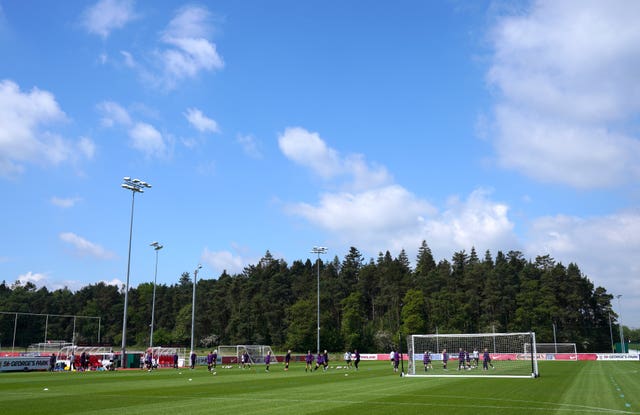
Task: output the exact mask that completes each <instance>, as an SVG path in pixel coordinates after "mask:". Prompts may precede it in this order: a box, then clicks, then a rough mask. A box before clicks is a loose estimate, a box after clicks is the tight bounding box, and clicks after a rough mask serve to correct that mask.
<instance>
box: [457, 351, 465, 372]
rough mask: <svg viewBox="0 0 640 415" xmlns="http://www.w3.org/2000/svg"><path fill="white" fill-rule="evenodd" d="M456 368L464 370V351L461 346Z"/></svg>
mask: <svg viewBox="0 0 640 415" xmlns="http://www.w3.org/2000/svg"><path fill="white" fill-rule="evenodd" d="M458 370H464V351H463V350H462V347H461V348H460V350H459V351H458Z"/></svg>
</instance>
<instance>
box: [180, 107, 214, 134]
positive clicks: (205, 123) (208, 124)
mask: <svg viewBox="0 0 640 415" xmlns="http://www.w3.org/2000/svg"><path fill="white" fill-rule="evenodd" d="M184 116H185V117H186V118H187V120H188V121H189V123H190V124H191V125H192V126H193V128H195V129H196V130H198V131H200V132H202V133H206V132H210V133H219V132H220V128H219V127H218V123H217V122H216V121H215V120H213V119H211V118H209V117H207V116H206V115H204V114H203V113H202V111H200V110H199V109H197V108H189V109H187V112H186V113H185V114H184Z"/></svg>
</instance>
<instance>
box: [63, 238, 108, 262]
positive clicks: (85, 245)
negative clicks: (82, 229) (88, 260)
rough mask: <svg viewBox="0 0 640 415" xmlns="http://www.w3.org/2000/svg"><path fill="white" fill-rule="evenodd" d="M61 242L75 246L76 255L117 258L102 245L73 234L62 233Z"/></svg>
mask: <svg viewBox="0 0 640 415" xmlns="http://www.w3.org/2000/svg"><path fill="white" fill-rule="evenodd" d="M60 240H61V241H63V242H66V243H68V244H71V245H73V247H74V248H75V249H76V253H77V254H79V255H82V256H84V255H88V256H92V257H94V258H98V259H112V258H115V254H114V253H113V252H110V251H107V250H106V249H104V248H103V247H101V246H100V245H98V244H95V243H93V242H90V241H87V240H86V239H84V238H83V237H81V236H78V235H76V234H75V233H72V232H63V233H61V234H60Z"/></svg>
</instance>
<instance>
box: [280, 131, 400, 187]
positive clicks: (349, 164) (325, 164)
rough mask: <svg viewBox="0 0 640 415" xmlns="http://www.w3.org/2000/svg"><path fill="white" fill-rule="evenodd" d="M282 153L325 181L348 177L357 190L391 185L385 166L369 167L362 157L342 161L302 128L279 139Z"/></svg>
mask: <svg viewBox="0 0 640 415" xmlns="http://www.w3.org/2000/svg"><path fill="white" fill-rule="evenodd" d="M278 145H279V146H280V150H281V151H282V153H283V154H284V155H285V156H286V157H287V158H289V159H290V160H292V161H294V162H296V163H298V164H300V165H302V166H304V167H307V168H309V169H311V170H312V171H313V172H314V173H315V174H317V175H319V176H320V177H322V178H324V179H332V178H336V177H339V176H344V175H347V176H349V177H350V185H351V187H352V188H354V189H368V188H372V187H376V186H383V185H386V184H388V183H390V181H391V177H390V176H389V173H388V172H387V170H386V169H385V168H384V167H382V166H375V165H373V166H369V165H367V163H366V162H365V161H364V157H363V156H362V155H359V154H356V155H350V156H347V157H342V156H340V154H339V153H338V152H337V151H336V150H334V149H333V148H331V147H329V146H327V144H326V143H325V141H324V140H323V139H322V138H321V137H320V135H319V134H318V133H316V132H309V131H307V130H305V129H304V128H301V127H288V128H286V129H285V131H284V133H282V134H280V135H279V136H278Z"/></svg>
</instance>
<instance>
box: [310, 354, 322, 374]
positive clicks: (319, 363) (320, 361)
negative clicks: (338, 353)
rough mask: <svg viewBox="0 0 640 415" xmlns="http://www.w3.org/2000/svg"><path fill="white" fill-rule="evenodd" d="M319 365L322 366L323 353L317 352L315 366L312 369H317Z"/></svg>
mask: <svg viewBox="0 0 640 415" xmlns="http://www.w3.org/2000/svg"><path fill="white" fill-rule="evenodd" d="M320 366H324V355H323V354H322V353H318V357H316V367H315V368H314V369H313V370H314V371H316V370H318V368H319V367H320Z"/></svg>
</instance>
